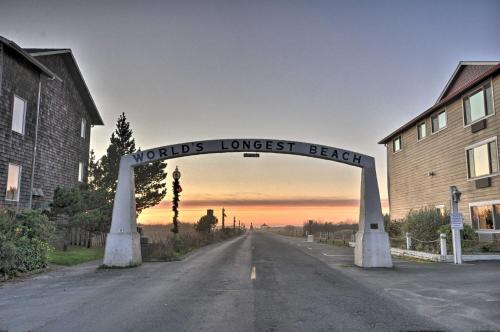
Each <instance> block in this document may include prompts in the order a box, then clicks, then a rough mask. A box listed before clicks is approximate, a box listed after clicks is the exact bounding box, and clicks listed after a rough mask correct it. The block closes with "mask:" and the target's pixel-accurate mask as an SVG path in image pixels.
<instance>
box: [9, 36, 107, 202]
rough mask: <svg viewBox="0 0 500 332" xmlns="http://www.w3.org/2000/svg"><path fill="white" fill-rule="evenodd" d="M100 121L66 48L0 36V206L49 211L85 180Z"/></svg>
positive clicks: (75, 64)
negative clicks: (63, 192)
mask: <svg viewBox="0 0 500 332" xmlns="http://www.w3.org/2000/svg"><path fill="white" fill-rule="evenodd" d="M102 124H103V122H102V119H101V116H100V115H99V112H98V110H97V107H96V105H95V103H94V101H93V100H92V96H91V95H90V92H89V90H88V88H87V85H86V84H85V81H84V79H83V76H82V74H81V72H80V70H79V68H78V65H77V63H76V60H75V58H74V56H73V53H72V52H71V50H69V49H23V48H21V47H20V46H19V45H17V44H16V43H14V42H13V41H11V40H8V39H6V38H3V37H1V36H0V207H10V208H30V207H32V208H42V209H45V208H48V205H49V203H50V201H51V200H52V196H53V193H54V190H55V189H56V188H57V187H58V186H61V187H74V186H77V185H78V184H79V183H82V182H85V181H86V177H87V174H86V169H87V163H88V158H89V147H90V132H91V127H92V126H95V125H102Z"/></svg>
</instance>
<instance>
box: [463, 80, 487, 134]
mask: <svg viewBox="0 0 500 332" xmlns="http://www.w3.org/2000/svg"><path fill="white" fill-rule="evenodd" d="M464 113H465V114H464V119H465V124H466V125H469V124H471V123H473V122H475V121H477V120H480V119H482V118H484V117H487V116H488V115H491V114H493V93H492V89H491V84H490V83H488V84H486V85H485V86H483V87H482V88H481V90H479V91H476V92H474V93H473V94H471V95H470V96H468V97H466V98H464Z"/></svg>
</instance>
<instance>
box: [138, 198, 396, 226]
mask: <svg viewBox="0 0 500 332" xmlns="http://www.w3.org/2000/svg"><path fill="white" fill-rule="evenodd" d="M162 203H164V202H162ZM165 203H168V202H165ZM207 209H213V210H214V214H215V216H216V217H217V219H218V220H219V224H218V225H219V226H220V224H221V220H222V218H221V215H222V206H206V207H186V208H183V207H182V206H180V208H179V210H180V213H179V220H180V221H181V222H189V223H194V222H197V221H198V220H199V219H200V217H202V216H203V215H205V214H206V212H207ZM382 211H383V212H384V213H386V212H387V203H386V202H385V201H383V202H382ZM225 213H226V218H225V224H226V226H231V225H232V223H233V217H236V222H237V223H238V220H239V221H241V223H244V224H245V225H246V226H247V227H248V226H250V223H253V225H254V226H258V225H261V224H263V223H266V224H268V225H270V226H278V225H302V224H303V223H304V222H305V221H307V220H309V219H313V220H317V221H322V222H327V221H328V222H334V223H337V222H357V221H358V214H359V205H354V206H353V205H343V206H342V205H341V206H313V205H311V206H296V205H274V206H257V205H254V206H237V205H232V206H229V207H225ZM172 216H173V213H172V210H171V208H170V206H169V205H168V204H159V205H157V206H155V207H153V208H150V209H147V210H145V211H143V213H141V215H140V216H139V218H138V222H139V223H141V224H169V223H171V222H172Z"/></svg>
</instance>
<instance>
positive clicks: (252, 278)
mask: <svg viewBox="0 0 500 332" xmlns="http://www.w3.org/2000/svg"><path fill="white" fill-rule="evenodd" d="M255 279H257V273H256V272H255V265H254V266H253V267H252V273H250V280H255Z"/></svg>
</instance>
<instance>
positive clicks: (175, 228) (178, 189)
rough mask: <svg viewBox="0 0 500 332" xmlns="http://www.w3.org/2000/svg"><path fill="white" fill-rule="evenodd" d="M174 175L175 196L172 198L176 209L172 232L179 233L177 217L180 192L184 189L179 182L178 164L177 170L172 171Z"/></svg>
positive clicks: (173, 209)
mask: <svg viewBox="0 0 500 332" xmlns="http://www.w3.org/2000/svg"><path fill="white" fill-rule="evenodd" d="M172 177H173V178H174V182H173V183H172V184H173V191H174V198H173V199H172V211H174V217H173V220H172V223H173V228H172V232H173V233H174V234H177V233H179V223H178V221H177V218H178V217H179V193H180V192H181V191H182V188H181V185H180V183H179V179H180V178H181V172H179V168H178V167H177V166H175V171H174V172H173V173H172Z"/></svg>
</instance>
